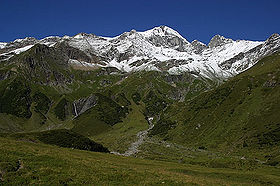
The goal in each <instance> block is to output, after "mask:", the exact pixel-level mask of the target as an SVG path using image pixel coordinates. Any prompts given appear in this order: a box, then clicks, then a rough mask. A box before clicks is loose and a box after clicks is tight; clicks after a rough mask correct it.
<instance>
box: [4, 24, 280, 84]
mask: <svg viewBox="0 0 280 186" xmlns="http://www.w3.org/2000/svg"><path fill="white" fill-rule="evenodd" d="M271 37H272V36H271ZM271 37H270V40H269V39H268V40H266V41H265V42H258V41H246V40H236V41H234V40H232V39H228V38H225V37H224V36H221V35H215V36H214V37H213V38H212V39H211V41H210V42H209V43H208V44H207V45H206V44H204V43H202V42H200V41H198V40H194V41H192V42H189V41H188V40H187V39H185V38H184V37H183V36H181V35H180V34H179V33H178V32H177V31H175V30H173V29H172V28H169V27H167V26H159V27H155V28H153V29H150V30H147V31H142V32H137V31H136V30H131V31H130V32H124V33H122V34H121V35H119V36H116V37H112V38H109V37H102V36H96V35H94V34H86V33H79V34H76V35H75V36H72V37H70V36H63V37H58V36H49V37H46V38H43V39H41V40H37V39H35V38H32V37H27V38H25V39H16V40H15V41H13V42H10V43H1V44H0V61H1V60H2V61H3V60H8V59H10V58H11V57H12V56H14V55H15V54H19V53H21V52H24V51H26V50H28V49H30V48H31V47H33V46H34V45H35V44H38V43H39V44H44V45H47V46H48V47H55V46H56V45H58V44H60V43H64V44H65V46H66V47H73V48H76V49H78V50H80V51H81V52H82V53H84V54H85V55H87V56H88V58H90V59H88V60H85V61H83V60H77V59H75V60H71V61H70V60H69V63H71V64H72V65H76V66H90V67H91V68H100V67H115V68H117V69H119V70H121V71H123V72H134V71H142V70H146V71H150V70H155V71H167V72H168V73H170V74H180V73H182V72H196V73H198V74H200V75H203V76H204V77H207V78H210V79H216V78H218V79H225V78H228V77H232V76H234V75H236V74H239V73H240V72H242V71H244V70H246V69H248V68H249V67H251V66H252V65H253V64H255V63H256V62H257V61H258V60H259V59H261V58H262V57H264V56H265V55H267V54H268V53H269V52H267V51H269V50H270V48H271V47H272V48H277V47H278V46H279V45H280V44H279V43H280V39H279V38H278V37H277V34H274V36H273V37H274V40H272V39H271ZM268 41H272V42H271V43H270V45H271V46H270V48H266V46H265V45H263V44H265V43H267V42H268ZM256 47H260V49H259V50H258V49H256ZM253 49H255V50H253ZM248 52H249V53H250V52H251V53H252V54H250V55H251V56H255V57H254V59H250V60H249V61H248V60H247V61H246V60H243V59H240V60H236V59H239V58H240V55H241V54H243V53H248ZM256 52H257V53H258V54H255V53H256ZM238 56H239V58H238ZM233 59H234V60H235V62H234V65H228V66H227V68H224V67H223V66H225V65H224V64H225V63H226V62H227V61H229V60H231V61H234V60H233ZM242 60H243V61H242ZM236 66H238V67H239V68H238V67H236Z"/></svg>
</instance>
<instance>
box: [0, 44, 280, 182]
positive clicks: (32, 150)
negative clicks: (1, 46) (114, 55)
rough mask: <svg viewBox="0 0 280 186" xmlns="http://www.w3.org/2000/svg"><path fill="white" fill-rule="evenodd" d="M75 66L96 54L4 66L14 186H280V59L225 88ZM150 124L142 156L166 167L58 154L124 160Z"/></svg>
mask: <svg viewBox="0 0 280 186" xmlns="http://www.w3.org/2000/svg"><path fill="white" fill-rule="evenodd" d="M65 50H66V51H67V52H65ZM69 59H77V60H79V59H81V60H87V56H86V55H84V54H83V53H80V51H76V50H75V49H72V48H71V47H65V46H64V44H63V43H62V44H58V45H57V46H55V47H53V48H48V47H46V46H44V45H36V46H34V47H33V48H31V49H30V50H28V51H26V52H23V53H21V54H20V55H17V56H15V57H13V58H11V59H10V60H8V61H6V62H3V63H0V73H1V74H2V75H1V77H7V78H2V79H1V80H0V132H5V133H6V134H3V135H2V138H1V139H0V140H1V142H3V143H1V145H2V144H3V146H1V147H0V150H1V152H0V156H1V158H2V159H1V158H0V180H2V181H3V182H4V183H7V182H9V181H11V180H13V178H14V177H15V176H20V177H22V179H20V178H19V179H16V180H14V181H15V182H14V183H15V184H28V183H29V184H36V183H42V184H43V183H46V182H47V180H52V181H53V182H52V184H78V183H85V184H86V183H87V184H94V183H95V184H97V183H103V184H108V183H112V184H120V183H126V184H137V183H138V184H141V183H142V184H158V183H162V182H165V183H167V184H168V183H169V184H171V185H172V184H174V185H177V184H180V183H181V184H186V183H190V184H191V183H192V184H203V183H204V184H213V185H217V184H242V183H244V184H248V185H249V184H270V183H271V184H279V174H277V173H278V172H279V170H278V169H279V166H280V163H279V161H280V153H279V146H280V144H279V143H280V117H279V109H280V96H279V95H280V56H279V54H277V53H276V54H274V55H271V56H268V57H266V58H264V59H263V60H261V61H260V62H259V63H257V64H256V65H255V66H254V67H252V68H251V69H249V70H248V71H246V72H244V73H242V74H240V75H238V76H236V77H234V78H231V79H230V80H228V81H225V82H223V83H222V84H221V82H222V81H221V80H217V79H216V80H210V79H206V78H203V77H199V76H194V75H193V74H191V73H184V74H181V75H170V74H167V73H163V72H155V71H150V72H145V71H142V72H134V73H130V74H127V73H122V72H120V71H118V70H117V69H115V68H98V69H87V68H81V67H79V68H77V67H76V66H73V65H71V64H70V63H68V60H69ZM149 119H151V121H150V122H152V123H153V124H154V127H153V129H152V130H150V131H149V134H148V137H147V138H146V139H145V140H144V142H145V143H143V144H142V145H141V146H140V147H139V149H138V150H140V151H139V152H138V153H136V154H133V156H136V157H141V158H146V159H147V158H148V159H153V160H161V162H159V161H147V160H139V159H131V158H124V157H120V156H114V155H108V154H98V153H96V154H95V153H91V152H82V151H78V150H71V149H62V148H58V147H52V146H49V145H55V146H60V147H70V148H76V149H82V150H94V151H95V150H96V149H97V150H98V151H102V152H107V148H108V149H109V150H110V151H116V152H120V153H124V152H126V150H127V149H128V148H129V147H130V146H131V144H132V143H133V142H135V141H136V139H137V138H138V137H137V133H138V132H140V131H144V130H146V129H148V127H149V123H148V120H149ZM58 129H60V130H58ZM61 129H62V130H61ZM65 129H68V130H65ZM42 131H45V132H42ZM18 132H21V133H18ZM84 136H86V137H84ZM88 138H90V139H92V140H93V141H95V142H97V143H98V144H97V143H95V142H93V141H91V140H89V139H88ZM9 144H12V145H13V146H11V147H10V146H9ZM46 144H48V145H46ZM99 144H102V145H104V146H105V147H103V146H101V145H99ZM106 147H107V148H106ZM24 148H26V149H24ZM19 149H20V150H19ZM47 149H51V150H50V151H51V152H49V151H47ZM60 151H61V152H60ZM54 152H55V153H57V154H53V153H54ZM72 156H73V157H75V158H74V159H71V157H72ZM32 158H34V162H32ZM22 162H23V167H24V168H20V167H21V165H22ZM36 162H37V163H38V162H41V163H39V164H36ZM62 162H63V163H62ZM116 162H119V163H116ZM171 162H172V163H171ZM129 164H131V165H129ZM134 165H135V166H136V167H137V168H135V166H134ZM84 166H85V167H84ZM43 167H46V168H45V169H44V168H43ZM69 167H72V169H71V171H67V170H68V169H69ZM162 167H164V168H163V169H162ZM138 169H139V170H138ZM147 170H149V171H147ZM36 171H37V172H36ZM100 171H103V172H100ZM238 171H241V172H238ZM32 175H33V177H32ZM78 175H80V176H78ZM277 175H278V176H277ZM143 178H145V179H143ZM49 184H51V183H49Z"/></svg>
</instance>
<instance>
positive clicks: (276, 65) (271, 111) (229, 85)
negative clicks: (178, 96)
mask: <svg viewBox="0 0 280 186" xmlns="http://www.w3.org/2000/svg"><path fill="white" fill-rule="evenodd" d="M279 72H280V55H279V53H275V54H273V55H271V56H268V57H265V58H263V59H262V60H261V61H259V62H258V63H257V64H256V65H255V66H253V67H252V68H251V69H249V70H248V71H245V72H243V73H241V74H239V75H237V76H235V77H233V78H232V79H230V80H229V81H227V82H225V83H224V84H222V85H221V86H219V87H218V88H216V89H213V90H211V91H208V92H205V93H203V94H201V95H199V96H197V97H195V98H194V99H192V100H187V101H186V103H180V104H174V105H172V106H170V107H169V108H168V109H167V110H166V112H165V113H164V115H162V117H161V120H160V121H159V122H158V123H157V124H156V126H155V127H154V129H153V130H152V132H151V133H150V135H157V136H160V137H161V138H164V139H165V140H169V141H173V142H177V143H180V144H184V145H187V146H194V147H203V148H207V149H212V150H213V149H215V150H220V151H223V152H240V151H241V152H244V153H245V152H246V153H248V152H250V151H257V153H256V154H261V153H264V154H265V155H269V154H270V153H272V152H273V151H274V150H275V149H276V148H278V147H279V145H280V144H279V141H280V138H279V137H280V135H279V134H280V133H279V129H280V128H279V127H280V126H279V125H280V120H279V119H280V118H279V105H280V100H279V94H280V92H279V91H280V88H279V77H280V74H279ZM267 149H270V150H267ZM275 152H276V151H275ZM256 154H255V155H256ZM278 154H279V153H278ZM256 156H257V155H256ZM276 156H277V155H276ZM262 158H264V156H262ZM266 160H267V158H266Z"/></svg>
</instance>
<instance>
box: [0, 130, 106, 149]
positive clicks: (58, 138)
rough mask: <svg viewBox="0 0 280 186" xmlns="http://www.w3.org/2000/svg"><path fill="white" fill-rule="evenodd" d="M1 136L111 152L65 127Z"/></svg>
mask: <svg viewBox="0 0 280 186" xmlns="http://www.w3.org/2000/svg"><path fill="white" fill-rule="evenodd" d="M0 136H2V137H8V138H11V139H15V140H17V141H27V142H32V143H40V142H41V143H45V144H50V145H56V146H59V147H66V148H73V149H80V150H88V151H94V152H109V151H108V149H107V148H105V147H103V146H102V145H100V144H98V143H95V142H94V141H92V140H90V139H89V138H86V137H84V136H82V135H80V134H77V133H75V132H73V131H69V130H65V129H61V130H50V131H44V132H33V133H14V134H0Z"/></svg>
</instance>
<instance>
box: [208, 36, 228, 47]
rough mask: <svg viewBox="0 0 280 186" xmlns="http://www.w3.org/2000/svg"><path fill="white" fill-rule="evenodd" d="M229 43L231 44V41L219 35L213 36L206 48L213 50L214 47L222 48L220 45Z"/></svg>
mask: <svg viewBox="0 0 280 186" xmlns="http://www.w3.org/2000/svg"><path fill="white" fill-rule="evenodd" d="M231 42H233V40H232V39H227V38H225V37H224V36H221V35H215V36H214V37H213V38H212V39H211V40H210V43H209V44H208V46H209V47H210V48H215V47H218V46H222V45H225V44H227V43H231Z"/></svg>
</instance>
